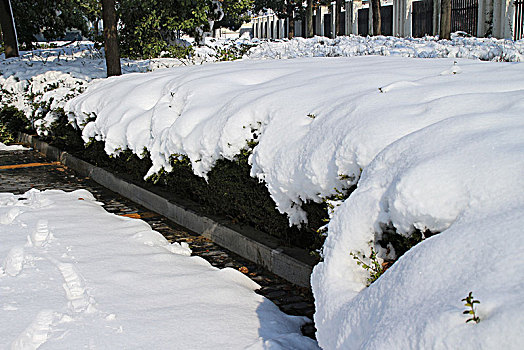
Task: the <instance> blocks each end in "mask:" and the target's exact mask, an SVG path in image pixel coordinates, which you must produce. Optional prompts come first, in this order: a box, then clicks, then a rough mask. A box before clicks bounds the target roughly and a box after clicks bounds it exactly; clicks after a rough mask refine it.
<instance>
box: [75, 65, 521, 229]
mask: <svg viewBox="0 0 524 350" xmlns="http://www.w3.org/2000/svg"><path fill="white" fill-rule="evenodd" d="M456 62H459V63H456ZM457 66H458V68H460V69H461V70H462V71H463V72H462V73H461V74H452V72H451V70H453V69H458V68H457ZM368 67H376V68H375V69H374V70H373V71H372V72H369V73H367V74H363V72H366V71H369V69H368ZM522 73H523V70H522V65H520V64H507V63H506V64H503V63H498V64H489V63H486V62H479V61H473V60H459V61H457V60H451V59H441V60H421V59H410V58H403V57H380V56H367V57H354V58H329V59H326V58H304V59H295V60H277V61H275V60H270V61H268V60H263V61H242V62H234V63H231V62H225V63H219V64H213V65H205V66H198V67H195V66H191V67H180V68H177V69H172V70H162V71H157V72H153V73H151V74H147V75H144V74H138V75H137V74H135V75H127V76H124V77H121V78H116V79H106V80H104V81H100V82H98V83H96V84H93V85H92V86H91V87H90V88H89V89H88V90H87V91H86V92H85V93H84V94H83V95H81V96H79V97H77V98H75V99H73V100H71V101H70V102H69V103H68V104H67V105H66V107H65V108H66V110H67V111H69V112H71V113H72V114H73V115H74V116H75V118H76V123H77V124H78V125H84V124H85V123H86V117H88V116H92V115H96V116H97V118H96V120H94V121H90V122H89V123H87V125H86V126H85V128H84V130H83V137H84V140H85V141H86V142H87V141H89V139H90V138H96V139H101V140H104V141H105V150H106V152H107V153H109V154H113V153H118V152H119V151H120V150H123V149H131V150H132V151H133V152H135V153H136V154H138V155H140V154H142V152H143V150H144V148H147V149H148V150H149V151H150V153H151V159H152V161H153V165H152V167H151V170H150V172H149V173H148V175H151V174H153V173H155V172H157V171H158V170H160V169H161V168H165V169H167V170H169V169H170V164H169V158H170V156H171V155H173V154H182V155H187V156H188V158H189V160H190V161H191V164H192V167H193V170H194V172H195V174H197V175H200V176H204V177H205V175H206V173H207V172H208V171H209V170H211V168H212V167H213V165H214V163H215V162H216V161H217V160H218V159H220V158H222V157H224V158H227V159H232V158H233V157H234V156H235V155H236V154H238V153H239V152H240V150H241V149H243V148H245V147H246V145H247V140H250V139H251V138H253V136H252V132H251V128H255V129H259V130H258V133H260V135H259V136H258V141H259V143H258V145H257V146H256V147H255V149H254V150H253V155H252V157H251V164H252V170H251V173H252V175H253V176H256V177H258V178H259V179H261V180H264V182H265V183H266V184H267V187H268V189H269V191H270V193H271V196H272V197H273V199H274V200H275V203H276V205H277V208H278V209H279V210H280V211H281V212H284V213H287V214H288V215H289V217H290V223H292V224H298V223H300V222H303V221H306V217H305V213H304V212H303V211H302V210H301V208H300V206H301V204H302V203H303V202H305V201H308V200H313V201H317V202H318V201H321V200H322V198H325V197H329V196H330V195H333V194H335V191H334V188H337V189H343V188H345V187H346V188H347V187H349V185H351V184H352V183H355V182H356V181H357V180H358V178H359V176H360V169H364V168H365V167H366V166H367V165H368V164H369V163H370V162H371V161H372V160H373V158H374V157H375V156H376V155H377V154H378V153H379V152H380V151H381V150H382V149H384V148H385V147H386V146H387V145H389V144H390V143H392V142H394V141H395V140H397V139H398V138H400V137H402V136H404V135H407V134H409V133H412V132H414V131H416V130H418V129H421V128H424V127H426V126H429V125H431V124H433V123H435V122H438V121H440V120H444V119H447V118H450V117H453V116H459V115H462V114H465V113H485V112H488V111H498V110H501V109H508V108H512V105H514V104H516V105H515V106H513V108H515V109H517V110H518V109H519V108H522V107H521V104H522V103H521V102H520V100H519V98H520V97H519V96H521V95H522V92H521V91H519V90H520V89H522V87H523V86H524V85H523V83H522V79H520V78H519V77H520V76H521V75H522ZM347 82H351V84H348V83H347ZM487 96H491V97H493V96H496V98H489V99H488V98H486V97H487ZM304 101H308V102H307V103H304ZM450 106H452V107H453V108H449V107H450ZM519 106H520V107H519ZM385 110H387V115H384V111H385ZM308 115H314V116H315V117H314V118H312V117H308ZM326 135H329V137H326ZM342 174H343V175H346V176H349V177H350V178H353V179H354V180H353V181H352V183H349V184H348V183H347V181H346V180H341V179H340V175H342Z"/></svg>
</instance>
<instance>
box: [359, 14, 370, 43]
mask: <svg viewBox="0 0 524 350" xmlns="http://www.w3.org/2000/svg"><path fill="white" fill-rule="evenodd" d="M358 35H361V36H367V35H369V9H368V8H365V9H359V10H358Z"/></svg>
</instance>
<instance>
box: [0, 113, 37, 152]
mask: <svg viewBox="0 0 524 350" xmlns="http://www.w3.org/2000/svg"><path fill="white" fill-rule="evenodd" d="M30 126H31V125H30V124H29V121H28V120H27V118H26V117H25V115H24V113H23V112H22V111H19V110H18V109H16V108H15V107H3V108H2V109H0V142H2V143H10V142H13V141H15V139H16V135H17V133H18V132H19V131H29V130H30Z"/></svg>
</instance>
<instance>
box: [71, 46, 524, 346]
mask: <svg viewBox="0 0 524 350" xmlns="http://www.w3.org/2000/svg"><path fill="white" fill-rule="evenodd" d="M337 40H339V42H343V41H348V42H349V44H348V45H347V46H346V48H343V47H342V46H340V45H339V46H338V49H340V52H342V51H344V52H350V53H351V52H357V53H356V54H355V55H356V56H359V55H367V54H372V53H379V54H381V55H386V56H387V55H393V56H397V57H381V56H367V57H337V58H332V57H330V58H325V57H324V58H302V59H295V60H258V61H255V60H250V59H249V57H261V56H257V54H256V52H264V51H262V50H266V51H265V52H286V50H287V51H289V52H291V54H289V55H288V56H286V55H284V54H275V55H273V56H271V57H277V58H283V57H296V56H300V55H302V56H312V55H313V56H334V55H338V54H337V53H336V52H335V54H328V53H326V52H327V51H322V50H324V49H322V48H323V47H329V50H338V49H337V46H332V45H331V44H330V45H327V46H326V45H325V43H330V41H329V40H328V39H325V38H323V39H319V38H314V39H310V40H309V41H307V40H302V39H294V40H292V41H285V42H280V43H266V44H263V45H262V46H260V48H254V49H252V50H251V51H250V52H249V53H248V54H247V56H246V57H245V59H244V60H243V61H242V62H226V63H219V64H213V65H203V66H188V67H179V68H173V69H166V70H158V71H155V72H152V73H148V74H128V75H125V76H123V77H117V78H110V79H105V80H100V81H97V82H94V83H92V84H91V85H90V86H89V87H88V88H87V90H86V91H85V92H84V93H83V94H82V95H80V96H78V97H76V98H74V99H73V100H71V101H69V102H68V103H67V104H65V106H64V108H65V109H66V110H67V111H68V112H70V113H71V118H72V120H74V121H75V122H76V123H77V124H78V125H82V126H83V125H85V127H84V128H83V136H84V139H85V140H86V141H87V140H89V139H91V138H95V139H98V140H102V141H104V142H105V150H106V152H107V153H110V154H116V153H118V152H120V151H121V150H124V149H128V150H130V151H132V152H134V153H135V154H137V155H140V154H142V152H143V150H144V148H147V149H148V151H149V152H150V154H151V160H152V166H151V168H150V170H149V175H151V174H155V173H156V172H157V171H159V170H161V169H165V170H168V171H169V170H170V169H171V164H170V161H171V159H172V156H177V155H179V156H183V157H187V159H188V160H189V162H190V163H191V167H192V169H193V171H194V173H195V174H197V175H199V176H202V177H204V178H206V176H207V174H208V173H209V171H210V170H211V169H212V168H213V167H214V165H215V164H216V162H217V161H218V160H220V159H224V158H225V159H230V160H231V159H234V158H235V156H236V155H238V154H239V153H240V152H241V151H242V150H243V149H245V148H246V146H247V145H248V144H250V143H251V144H253V143H252V141H253V130H255V131H256V133H257V140H256V141H257V142H258V143H257V144H256V146H255V147H254V149H253V153H252V155H251V156H250V158H249V164H250V166H251V175H252V176H254V177H256V178H258V179H259V180H261V181H263V182H264V183H265V185H266V186H267V188H268V190H269V192H270V194H271V196H272V198H273V200H274V201H275V204H276V206H277V208H278V209H279V210H280V211H281V212H283V213H286V214H287V215H288V217H289V221H290V223H291V224H299V223H301V222H304V221H306V220H307V215H306V214H305V212H304V211H303V210H302V209H301V205H302V204H303V203H304V202H306V201H308V200H312V201H317V202H320V201H322V200H323V199H325V198H327V197H330V196H332V195H335V194H336V193H337V191H343V190H344V189H346V188H349V187H350V186H352V185H355V184H357V183H358V188H357V190H356V191H355V192H353V193H352V194H351V196H350V197H349V198H348V199H347V200H345V201H344V202H343V203H342V205H340V206H339V207H336V208H335V210H334V212H333V213H332V220H331V222H330V224H329V226H328V238H327V241H326V244H325V245H324V249H323V253H324V261H323V262H322V263H321V264H319V265H318V266H317V267H316V268H315V271H314V275H313V278H312V282H313V290H314V293H315V298H316V306H317V313H316V315H315V321H316V326H317V329H318V339H319V343H320V345H321V346H322V347H324V348H327V349H330V348H369V349H383V348H478V347H486V348H492V347H504V348H517V346H518V344H519V343H522V341H523V335H522V334H523V333H522V332H521V327H520V325H521V324H522V323H523V316H522V314H523V313H522V311H523V305H524V298H523V296H522V293H520V290H522V288H523V287H524V284H523V281H524V279H523V278H522V277H523V276H522V271H524V269H523V268H524V260H523V259H522V258H521V256H522V253H524V244H522V242H521V240H520V239H518V234H519V230H520V228H521V227H522V226H523V225H524V221H523V219H522V218H523V217H524V215H523V214H524V182H523V181H524V180H523V178H522V175H521V174H523V173H524V157H523V153H524V118H523V115H524V80H523V79H522V77H523V76H524V65H523V64H522V63H518V62H517V63H516V62H512V63H499V62H482V61H480V60H471V59H469V60H466V59H459V58H455V57H469V58H481V59H483V60H511V61H519V60H521V58H522V43H523V42H522V41H519V42H516V43H515V42H510V41H497V40H494V39H481V40H476V39H465V38H457V39H455V40H454V41H452V42H436V41H434V40H432V39H420V40H418V41H417V40H415V39H405V40H401V39H396V38H383V37H382V38H375V39H363V38H356V37H352V38H342V39H337ZM353 41H357V42H361V45H360V44H358V43H357V44H355V43H353ZM302 43H305V45H303V46H300V45H301V44H302ZM409 43H415V44H417V43H420V44H421V45H422V46H418V44H417V45H414V46H409V45H408V44H409ZM468 43H470V44H471V45H469V44H468ZM462 44H463V45H462ZM466 44H468V45H469V46H468V45H466ZM293 45H296V46H297V47H299V49H297V48H294V47H293ZM362 45H363V48H362ZM359 47H360V48H362V50H360V49H359ZM410 47H415V48H414V49H410ZM311 49H312V50H317V49H318V50H320V52H321V53H320V54H315V53H313V54H311V53H306V52H305V51H309V50H311ZM257 50H260V51H257ZM278 50H280V51H278ZM292 50H294V51H292ZM297 50H298V51H297ZM329 50H328V51H329ZM410 50H414V51H412V52H414V53H413V54H410V53H409V52H410ZM424 50H429V51H424ZM431 50H432V51H431ZM294 52H295V53H294ZM296 52H301V54H300V55H298V54H296ZM422 52H426V54H421V53H422ZM261 55H262V56H264V57H267V56H268V55H269V54H267V53H264V54H261ZM410 55H411V56H418V57H420V56H423V57H449V56H451V57H453V58H445V59H415V58H406V57H398V56H410ZM338 56H353V54H348V55H346V54H344V55H342V54H341V55H338ZM386 225H389V226H390V227H394V229H395V230H396V231H397V232H398V233H400V234H403V235H410V234H411V233H412V232H414V230H415V229H418V230H420V231H425V230H429V231H431V232H437V231H438V232H441V233H440V234H439V235H435V236H433V237H431V238H428V239H426V240H424V241H423V242H422V243H421V244H419V245H417V246H415V247H414V248H413V249H411V250H410V251H408V252H407V253H406V254H405V255H403V256H402V257H401V258H400V259H399V261H397V262H396V263H395V264H394V265H393V267H391V268H390V269H389V270H388V271H386V273H385V274H384V275H383V276H382V277H381V278H379V279H378V280H377V281H376V282H375V283H373V284H372V285H371V286H370V287H369V288H366V281H367V278H368V276H367V272H366V271H365V270H364V269H362V268H361V267H360V266H358V265H357V264H356V262H355V260H354V258H353V256H352V255H351V254H352V253H353V254H359V253H364V254H366V255H369V252H370V249H371V248H374V249H376V250H378V252H379V256H380V257H381V258H383V257H390V256H395V255H396V254H395V252H394V251H392V250H391V247H389V248H390V249H389V251H388V249H383V248H382V247H380V246H379V245H376V244H375V243H376V242H377V241H378V240H380V238H381V236H382V230H383V228H384V227H385V226H386ZM515 237H517V238H515ZM470 291H471V292H473V294H474V296H475V298H477V299H479V300H480V301H481V304H480V305H478V306H477V310H478V315H479V317H480V319H481V321H480V323H478V324H472V323H468V324H466V323H465V321H466V320H467V318H468V317H467V316H466V315H463V314H462V311H463V310H464V309H465V308H464V306H463V303H462V302H461V299H462V298H464V297H466V296H467V295H468V293H469V292H470Z"/></svg>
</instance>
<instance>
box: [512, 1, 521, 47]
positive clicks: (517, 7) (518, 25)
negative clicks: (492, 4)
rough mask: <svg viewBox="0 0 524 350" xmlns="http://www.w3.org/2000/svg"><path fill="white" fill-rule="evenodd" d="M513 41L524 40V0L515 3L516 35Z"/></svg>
mask: <svg viewBox="0 0 524 350" xmlns="http://www.w3.org/2000/svg"><path fill="white" fill-rule="evenodd" d="M513 39H515V40H520V39H524V0H516V1H515V35H514V38H513Z"/></svg>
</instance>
